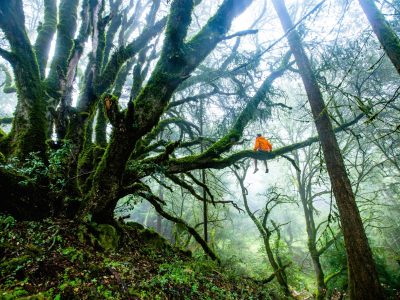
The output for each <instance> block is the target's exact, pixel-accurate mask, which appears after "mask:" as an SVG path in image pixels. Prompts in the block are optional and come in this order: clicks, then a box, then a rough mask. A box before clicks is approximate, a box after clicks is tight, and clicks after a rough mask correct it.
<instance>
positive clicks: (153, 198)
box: [137, 191, 220, 263]
mask: <svg viewBox="0 0 400 300" xmlns="http://www.w3.org/2000/svg"><path fill="white" fill-rule="evenodd" d="M137 194H138V195H139V196H141V197H143V198H145V199H147V200H148V201H149V202H150V203H151V204H152V205H153V206H154V208H155V210H156V211H157V212H158V213H159V214H160V215H161V216H163V217H164V218H166V219H167V220H170V221H172V222H174V223H176V224H181V225H183V226H184V227H185V228H186V229H187V231H188V232H189V233H190V234H191V235H192V236H193V237H194V239H195V240H196V241H197V242H198V243H199V244H200V246H201V247H202V248H203V250H204V252H205V253H206V254H207V255H208V256H209V257H210V258H211V259H212V260H215V261H217V262H218V263H220V259H219V258H218V257H217V255H216V254H215V253H214V251H213V250H211V248H210V247H209V246H208V244H207V243H206V242H205V241H204V239H203V238H202V237H201V236H200V234H199V233H198V232H197V231H196V229H194V228H193V227H191V226H190V225H189V224H187V223H186V222H185V221H184V220H182V219H180V218H177V217H174V216H172V215H170V214H169V213H167V212H166V211H165V210H163V208H162V206H161V205H160V203H159V201H158V197H156V196H154V195H153V194H152V193H149V192H142V191H140V192H138V193H137Z"/></svg>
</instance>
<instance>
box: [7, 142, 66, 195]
mask: <svg viewBox="0 0 400 300" xmlns="http://www.w3.org/2000/svg"><path fill="white" fill-rule="evenodd" d="M70 151H71V146H70V144H69V143H68V142H65V143H64V144H63V146H62V147H61V148H60V149H57V150H52V151H50V153H49V159H48V163H46V162H44V160H43V158H42V155H40V153H39V152H31V153H29V154H28V156H27V157H26V158H25V159H23V160H22V161H21V160H20V159H19V158H18V157H11V158H9V159H8V160H7V161H6V162H5V163H4V164H3V165H1V167H2V168H3V169H4V170H5V171H8V172H11V173H17V174H19V175H21V176H24V177H25V178H26V179H25V180H22V181H20V182H19V183H20V184H21V185H28V184H40V183H43V182H47V181H49V185H50V189H51V190H52V191H53V192H60V191H61V190H62V189H63V187H64V186H65V184H66V176H65V175H66V174H65V172H66V166H67V164H68V154H69V153H70Z"/></svg>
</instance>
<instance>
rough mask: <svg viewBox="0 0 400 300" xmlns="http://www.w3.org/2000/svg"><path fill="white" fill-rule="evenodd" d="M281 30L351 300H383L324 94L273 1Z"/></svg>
mask: <svg viewBox="0 0 400 300" xmlns="http://www.w3.org/2000/svg"><path fill="white" fill-rule="evenodd" d="M272 2H273V5H274V7H275V10H276V11H277V14H278V16H279V19H280V21H281V24H282V27H283V28H284V30H285V32H287V33H288V36H287V38H288V41H289V45H290V49H291V50H292V52H293V55H294V57H295V59H296V63H297V65H298V68H299V72H300V75H301V78H302V80H303V84H304V87H305V90H306V93H307V97H308V100H309V103H310V106H311V110H312V114H313V117H314V121H315V125H316V128H317V131H318V135H319V137H320V142H321V145H322V150H323V153H324V157H325V161H326V165H327V169H328V173H329V177H330V180H331V184H332V189H333V193H334V195H335V199H336V203H337V205H338V208H339V213H340V220H341V225H342V229H343V235H344V240H345V245H346V253H347V261H348V266H349V287H350V298H351V299H360V300H361V299H363V300H366V299H371V300H372V299H384V294H383V291H382V288H381V286H380V284H379V279H378V275H377V272H376V268H375V264H374V260H373V258H372V252H371V249H370V247H369V245H368V240H367V236H366V234H365V231H364V227H363V224H362V220H361V217H360V213H359V211H358V208H357V205H356V202H355V197H354V194H353V191H352V188H351V183H350V180H349V178H348V176H347V173H346V169H345V166H344V162H343V158H342V155H341V152H340V149H339V145H338V143H337V140H336V136H335V133H334V131H333V129H332V124H331V121H330V119H329V115H328V112H327V108H326V106H325V103H324V100H323V97H322V93H321V91H320V89H319V87H318V83H317V81H316V78H315V75H314V73H313V71H312V69H311V64H310V62H309V60H308V57H307V55H306V53H305V50H304V48H303V46H302V43H301V40H300V36H299V34H298V33H297V31H296V30H292V29H293V23H292V21H291V19H290V16H289V13H288V11H287V9H286V6H285V3H284V1H283V0H273V1H272Z"/></svg>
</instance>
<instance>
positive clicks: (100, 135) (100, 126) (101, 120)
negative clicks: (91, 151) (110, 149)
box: [95, 101, 107, 148]
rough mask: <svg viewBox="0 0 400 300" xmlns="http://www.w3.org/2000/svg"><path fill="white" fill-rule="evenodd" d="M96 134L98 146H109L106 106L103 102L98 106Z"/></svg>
mask: <svg viewBox="0 0 400 300" xmlns="http://www.w3.org/2000/svg"><path fill="white" fill-rule="evenodd" d="M95 134H96V136H95V140H96V144H98V145H99V146H101V147H103V148H105V147H106V146H107V118H106V114H105V104H104V102H102V101H99V103H98V105H97V119H96V128H95Z"/></svg>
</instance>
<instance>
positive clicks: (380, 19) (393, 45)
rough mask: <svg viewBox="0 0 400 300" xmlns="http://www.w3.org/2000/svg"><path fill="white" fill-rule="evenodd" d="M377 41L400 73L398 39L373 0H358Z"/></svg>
mask: <svg viewBox="0 0 400 300" xmlns="http://www.w3.org/2000/svg"><path fill="white" fill-rule="evenodd" d="M358 2H359V3H360V5H361V7H362V9H363V10H364V13H365V15H366V16H367V18H368V21H369V23H370V24H371V26H372V29H373V30H374V32H375V34H376V36H377V38H378V40H379V42H380V43H381V45H382V47H383V49H384V50H385V52H386V54H387V56H389V58H390V60H391V61H392V63H393V65H394V67H395V68H396V70H397V73H399V74H400V39H399V37H398V36H397V34H396V33H395V32H394V30H393V29H392V28H391V27H390V25H389V23H388V22H387V21H386V20H385V17H384V15H383V14H382V13H381V12H380V10H379V9H378V8H377V7H376V5H375V3H374V1H373V0H358Z"/></svg>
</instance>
